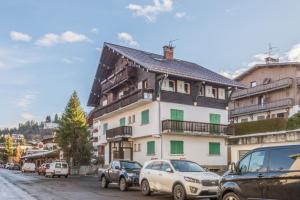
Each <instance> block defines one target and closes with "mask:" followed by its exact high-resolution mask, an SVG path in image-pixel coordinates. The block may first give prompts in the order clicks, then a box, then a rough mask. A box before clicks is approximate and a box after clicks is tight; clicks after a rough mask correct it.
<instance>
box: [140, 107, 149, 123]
mask: <svg viewBox="0 0 300 200" xmlns="http://www.w3.org/2000/svg"><path fill="white" fill-rule="evenodd" d="M141 118H142V120H141V121H142V125H144V124H149V110H144V111H143V112H142V113H141Z"/></svg>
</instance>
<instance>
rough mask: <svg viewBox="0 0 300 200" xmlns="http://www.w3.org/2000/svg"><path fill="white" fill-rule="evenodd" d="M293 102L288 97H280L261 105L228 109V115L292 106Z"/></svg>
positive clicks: (233, 115)
mask: <svg viewBox="0 0 300 200" xmlns="http://www.w3.org/2000/svg"><path fill="white" fill-rule="evenodd" d="M293 103H294V101H293V99H291V98H288V99H282V100H279V101H274V102H270V103H264V104H261V105H253V106H247V107H242V108H235V109H233V110H230V117H235V116H239V115H247V114H253V113H257V112H263V111H271V110H277V109H282V108H287V107H291V106H293Z"/></svg>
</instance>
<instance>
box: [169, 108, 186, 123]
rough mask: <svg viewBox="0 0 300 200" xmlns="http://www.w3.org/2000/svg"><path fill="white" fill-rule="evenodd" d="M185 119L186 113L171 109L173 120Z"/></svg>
mask: <svg viewBox="0 0 300 200" xmlns="http://www.w3.org/2000/svg"><path fill="white" fill-rule="evenodd" d="M183 119H184V111H183V110H177V109H171V120H178V121H183Z"/></svg>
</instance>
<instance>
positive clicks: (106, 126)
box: [103, 123, 108, 135]
mask: <svg viewBox="0 0 300 200" xmlns="http://www.w3.org/2000/svg"><path fill="white" fill-rule="evenodd" d="M107 128H108V124H107V123H105V124H103V135H105V134H106V131H107Z"/></svg>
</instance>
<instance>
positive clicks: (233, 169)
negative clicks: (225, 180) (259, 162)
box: [228, 162, 237, 173]
mask: <svg viewBox="0 0 300 200" xmlns="http://www.w3.org/2000/svg"><path fill="white" fill-rule="evenodd" d="M228 169H229V171H230V172H231V173H236V172H237V169H236V164H235V162H232V163H230V164H229V166H228Z"/></svg>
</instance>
